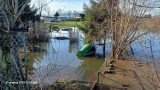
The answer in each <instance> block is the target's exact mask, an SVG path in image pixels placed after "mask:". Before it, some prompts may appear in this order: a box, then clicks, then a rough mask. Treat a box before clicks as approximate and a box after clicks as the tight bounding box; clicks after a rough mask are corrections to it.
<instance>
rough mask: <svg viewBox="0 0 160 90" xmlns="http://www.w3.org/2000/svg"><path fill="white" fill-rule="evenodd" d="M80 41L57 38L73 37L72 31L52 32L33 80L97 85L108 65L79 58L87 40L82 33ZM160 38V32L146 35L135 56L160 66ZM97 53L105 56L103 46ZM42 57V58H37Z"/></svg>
mask: <svg viewBox="0 0 160 90" xmlns="http://www.w3.org/2000/svg"><path fill="white" fill-rule="evenodd" d="M76 35H78V41H71V40H69V39H66V38H65V39H64V40H58V39H54V38H55V37H59V36H62V37H67V38H69V37H70V36H69V32H68V31H61V33H58V32H52V33H51V37H52V39H51V41H50V43H45V44H42V47H43V48H44V49H46V52H44V53H43V54H42V55H37V56H36V58H35V60H34V61H33V62H31V63H32V66H33V67H34V68H35V73H34V74H33V77H34V78H33V79H34V80H35V81H38V82H41V83H43V84H52V83H53V82H55V81H56V80H62V79H67V80H83V81H88V82H93V81H94V80H95V79H96V78H97V71H98V70H99V69H100V67H101V65H102V64H103V62H104V59H103V58H99V57H98V56H94V57H83V58H78V57H77V56H76V53H77V51H78V50H79V48H81V47H82V46H83V45H84V42H83V38H81V37H80V35H79V33H78V34H77V33H76ZM159 45H160V36H159V34H157V33H149V34H147V35H144V36H142V37H141V38H139V39H138V40H136V41H135V42H134V43H133V44H132V49H133V52H134V56H135V57H140V58H141V59H142V58H144V60H150V61H152V58H154V59H156V60H157V64H158V63H159V58H160V55H159V53H160V47H159ZM96 49H97V50H96V53H97V54H102V46H99V45H97V46H96ZM109 52H110V39H107V41H106V55H108V54H109ZM37 57H38V58H37ZM159 64H160V63H159Z"/></svg>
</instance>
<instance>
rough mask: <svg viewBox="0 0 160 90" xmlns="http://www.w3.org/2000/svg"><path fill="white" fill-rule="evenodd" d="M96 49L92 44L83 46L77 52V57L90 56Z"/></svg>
mask: <svg viewBox="0 0 160 90" xmlns="http://www.w3.org/2000/svg"><path fill="white" fill-rule="evenodd" d="M95 51H96V48H95V46H93V45H92V44H85V45H84V46H82V47H81V48H80V49H79V50H78V52H77V54H76V55H77V57H83V56H91V55H93V54H95Z"/></svg>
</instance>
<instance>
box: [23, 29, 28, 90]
mask: <svg viewBox="0 0 160 90" xmlns="http://www.w3.org/2000/svg"><path fill="white" fill-rule="evenodd" d="M22 38H23V46H24V60H25V80H26V81H25V83H26V90H29V89H28V76H27V72H28V71H27V53H26V39H25V34H24V32H22Z"/></svg>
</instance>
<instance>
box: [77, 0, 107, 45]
mask: <svg viewBox="0 0 160 90" xmlns="http://www.w3.org/2000/svg"><path fill="white" fill-rule="evenodd" d="M90 3H91V6H90V7H88V6H87V5H86V4H84V12H85V20H84V21H83V24H84V25H82V26H79V28H80V29H81V30H82V31H83V32H84V33H85V35H86V39H85V42H86V43H90V42H92V41H93V40H100V39H102V38H103V39H104V38H105V32H106V31H107V30H109V29H108V28H109V25H108V19H109V14H108V13H107V12H106V11H107V8H106V6H105V4H104V3H106V1H105V0H100V1H96V2H95V1H93V0H91V1H90Z"/></svg>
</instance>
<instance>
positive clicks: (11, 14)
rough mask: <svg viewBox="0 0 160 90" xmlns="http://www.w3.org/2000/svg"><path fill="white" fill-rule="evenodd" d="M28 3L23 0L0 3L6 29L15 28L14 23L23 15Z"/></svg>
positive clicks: (6, 0) (3, 0) (5, 0)
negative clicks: (6, 23)
mask: <svg viewBox="0 0 160 90" xmlns="http://www.w3.org/2000/svg"><path fill="white" fill-rule="evenodd" d="M29 2H30V0H24V1H23V2H22V1H21V0H1V1H0V4H1V5H0V10H1V13H2V14H3V15H4V16H5V18H6V21H7V22H8V25H7V27H8V29H9V27H15V23H16V21H17V20H18V19H20V18H19V17H20V15H21V14H23V11H24V9H25V7H26V6H27V5H28V4H29ZM4 31H6V30H4Z"/></svg>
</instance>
